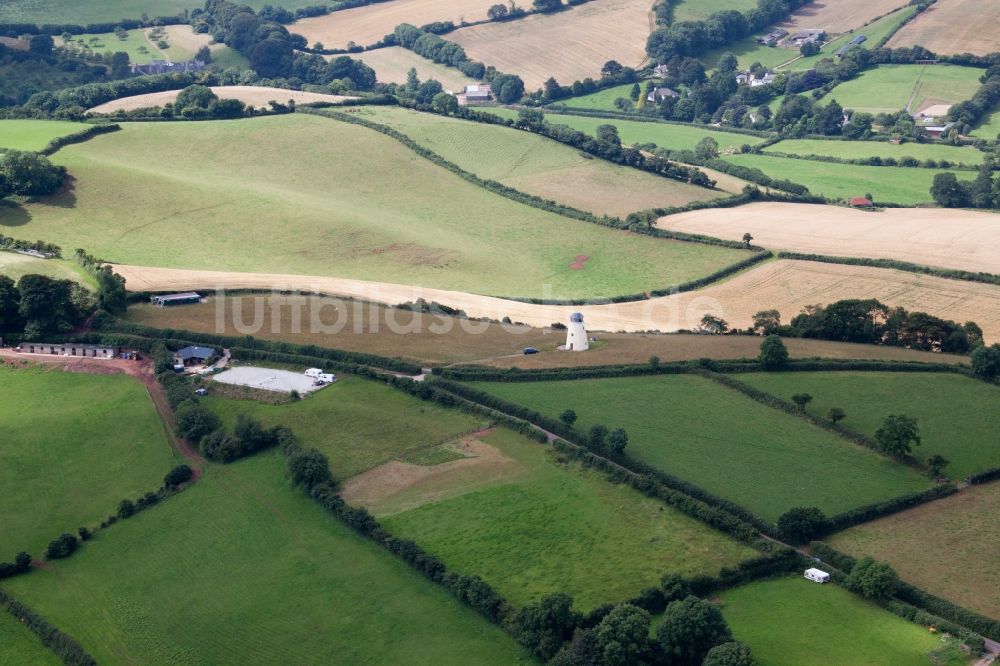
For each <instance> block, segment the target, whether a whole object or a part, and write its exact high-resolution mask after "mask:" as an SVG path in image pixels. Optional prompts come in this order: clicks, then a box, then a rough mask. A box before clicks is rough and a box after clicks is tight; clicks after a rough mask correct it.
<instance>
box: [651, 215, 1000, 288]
mask: <svg viewBox="0 0 1000 666" xmlns="http://www.w3.org/2000/svg"><path fill="white" fill-rule="evenodd" d="M657 226H658V227H659V228H660V229H668V230H671V231H684V232H688V233H697V234H706V235H709V236H716V237H718V238H727V239H733V240H739V239H741V238H742V237H743V234H744V233H746V232H750V233H751V234H752V235H753V237H754V243H755V244H756V245H761V246H763V247H766V248H768V249H771V250H778V249H782V250H792V251H795V252H809V253H814V254H825V255H833V256H844V257H867V258H873V259H899V260H902V261H910V262H913V263H916V264H923V265H927V266H937V267H940V268H954V269H959V270H968V271H983V272H987V273H1000V215H997V214H995V213H985V212H977V211H967V210H955V209H941V208H888V209H885V210H884V211H881V212H865V211H859V210H853V209H850V208H845V207H842V206H824V205H820V204H787V203H771V202H766V203H753V204H749V205H747V206H740V207H739V208H737V209H721V208H717V209H706V210H700V211H692V212H689V213H681V214H679V215H670V216H667V217H663V218H660V220H659V221H658V222H657Z"/></svg>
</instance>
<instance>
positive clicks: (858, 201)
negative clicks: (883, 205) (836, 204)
mask: <svg viewBox="0 0 1000 666" xmlns="http://www.w3.org/2000/svg"><path fill="white" fill-rule="evenodd" d="M849 203H850V204H851V208H871V207H872V206H874V205H875V204H873V203H872V201H871V199H868V198H867V197H853V198H852V199H851V201H850V202H849Z"/></svg>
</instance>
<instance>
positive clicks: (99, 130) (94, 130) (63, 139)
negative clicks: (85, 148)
mask: <svg viewBox="0 0 1000 666" xmlns="http://www.w3.org/2000/svg"><path fill="white" fill-rule="evenodd" d="M119 130H121V125H118V124H116V123H111V124H109V125H91V126H90V127H88V128H87V129H85V130H83V131H82V132H76V133H74V134H68V135H66V136H58V137H56V138H54V139H52V140H51V141H49V143H48V145H46V146H45V147H44V148H42V149H41V150H40V151H38V152H39V153H41V154H42V155H51V154H53V153H54V152H56V151H57V150H59V149H60V148H62V147H64V146H68V145H70V144H74V143H83V142H84V141H86V140H87V139H90V138H92V137H95V136H99V135H101V134H110V133H112V132H118V131H119Z"/></svg>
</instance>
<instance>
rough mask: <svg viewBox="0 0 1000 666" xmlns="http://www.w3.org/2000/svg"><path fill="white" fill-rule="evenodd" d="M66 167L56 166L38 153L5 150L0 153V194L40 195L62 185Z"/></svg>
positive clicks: (53, 190) (55, 189)
mask: <svg viewBox="0 0 1000 666" xmlns="http://www.w3.org/2000/svg"><path fill="white" fill-rule="evenodd" d="M65 177H66V167H63V166H56V165H55V164H52V162H50V161H49V158H47V157H45V156H43V155H39V154H38V153H32V152H26V151H21V150H5V151H4V152H2V153H0V194H2V195H4V196H6V195H8V194H20V195H22V196H40V195H44V194H53V193H54V192H56V191H57V190H59V188H60V187H62V184H63V180H64V179H65Z"/></svg>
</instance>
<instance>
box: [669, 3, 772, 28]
mask: <svg viewBox="0 0 1000 666" xmlns="http://www.w3.org/2000/svg"><path fill="white" fill-rule="evenodd" d="M756 6H757V5H756V4H754V2H753V0H681V2H679V3H678V4H677V5H675V6H674V22H675V23H676V22H677V21H704V20H705V19H707V18H708V17H709V16H711V15H712V14H714V13H715V12H722V11H727V10H730V9H735V10H737V11H740V12H746V11H748V10H751V9H753V8H755V7H756Z"/></svg>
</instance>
